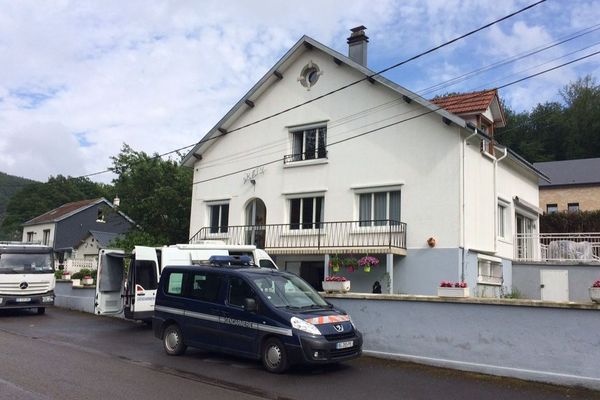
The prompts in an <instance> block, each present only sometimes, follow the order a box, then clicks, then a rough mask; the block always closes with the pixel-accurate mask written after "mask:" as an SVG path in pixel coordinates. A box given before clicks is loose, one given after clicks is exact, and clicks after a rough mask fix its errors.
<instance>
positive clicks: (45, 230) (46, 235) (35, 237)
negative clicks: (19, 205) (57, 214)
mask: <svg viewBox="0 0 600 400" xmlns="http://www.w3.org/2000/svg"><path fill="white" fill-rule="evenodd" d="M55 231H56V224H55V223H51V224H39V225H28V226H26V227H25V228H24V229H23V239H22V241H23V242H39V243H40V244H43V245H45V246H53V245H54V233H55Z"/></svg>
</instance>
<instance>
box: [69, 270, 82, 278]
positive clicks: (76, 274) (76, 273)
mask: <svg viewBox="0 0 600 400" xmlns="http://www.w3.org/2000/svg"><path fill="white" fill-rule="evenodd" d="M84 276H85V275H84V274H83V273H82V272H81V271H79V272H75V273H74V274H73V275H71V279H83V277H84Z"/></svg>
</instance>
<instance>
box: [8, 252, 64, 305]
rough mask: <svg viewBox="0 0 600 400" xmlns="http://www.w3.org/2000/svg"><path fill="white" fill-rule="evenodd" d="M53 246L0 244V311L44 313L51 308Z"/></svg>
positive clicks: (53, 282) (53, 283)
mask: <svg viewBox="0 0 600 400" xmlns="http://www.w3.org/2000/svg"><path fill="white" fill-rule="evenodd" d="M55 285H56V280H55V278H54V253H53V250H52V247H49V246H42V245H39V244H32V243H20V242H0V309H6V308H35V309H36V310H37V313H38V314H44V313H45V312H46V307H49V306H52V305H54V287H55Z"/></svg>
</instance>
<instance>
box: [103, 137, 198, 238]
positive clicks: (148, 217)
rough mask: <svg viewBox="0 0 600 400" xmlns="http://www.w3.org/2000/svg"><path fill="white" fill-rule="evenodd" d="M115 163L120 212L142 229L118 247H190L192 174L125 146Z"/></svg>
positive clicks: (114, 170)
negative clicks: (178, 245) (172, 245)
mask: <svg viewBox="0 0 600 400" xmlns="http://www.w3.org/2000/svg"><path fill="white" fill-rule="evenodd" d="M112 161H113V166H112V167H111V170H112V171H113V172H114V173H115V174H116V175H117V177H116V178H115V179H114V180H113V184H114V190H115V193H116V194H117V195H118V196H119V198H120V199H121V205H120V210H121V211H123V212H124V213H125V214H127V215H128V216H129V217H130V218H131V219H133V220H134V221H135V223H136V224H137V225H138V226H139V227H138V228H137V229H134V230H133V231H131V232H130V233H129V234H128V235H127V236H126V238H125V239H124V240H123V241H121V242H120V243H119V244H120V245H122V246H125V247H126V248H128V249H130V248H131V247H133V245H134V244H145V245H165V244H174V243H187V241H188V232H189V223H190V221H189V219H190V207H191V198H192V170H191V169H189V168H184V167H181V166H179V164H178V163H176V162H174V161H170V160H163V159H161V158H160V157H159V156H158V154H155V155H153V156H150V155H148V154H146V153H144V152H138V151H134V150H133V149H132V148H131V147H129V146H128V145H126V144H124V145H123V147H122V149H121V152H120V153H119V155H117V156H116V157H112Z"/></svg>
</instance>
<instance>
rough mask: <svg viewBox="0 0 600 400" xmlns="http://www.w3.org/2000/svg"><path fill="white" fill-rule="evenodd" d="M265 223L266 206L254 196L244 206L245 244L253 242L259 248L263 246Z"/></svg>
mask: <svg viewBox="0 0 600 400" xmlns="http://www.w3.org/2000/svg"><path fill="white" fill-rule="evenodd" d="M266 223H267V207H266V206H265V203H264V202H263V201H262V200H261V199H259V198H254V199H252V200H250V202H248V205H247V206H246V225H247V231H246V244H253V245H255V246H256V247H258V248H259V249H264V248H265V224H266Z"/></svg>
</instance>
